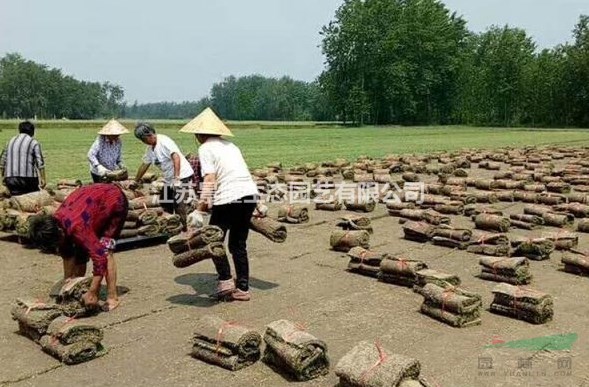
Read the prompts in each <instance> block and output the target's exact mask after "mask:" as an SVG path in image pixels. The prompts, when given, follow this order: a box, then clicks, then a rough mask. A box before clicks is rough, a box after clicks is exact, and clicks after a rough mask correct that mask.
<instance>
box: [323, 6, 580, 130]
mask: <svg viewBox="0 0 589 387" xmlns="http://www.w3.org/2000/svg"><path fill="white" fill-rule="evenodd" d="M321 33H322V35H323V44H322V49H323V53H324V55H325V57H326V61H327V65H326V69H325V71H324V72H323V73H322V74H321V76H320V79H319V83H320V85H321V86H322V88H323V90H324V91H325V93H326V94H327V98H326V99H327V101H329V102H330V103H331V104H332V107H333V109H334V110H335V111H336V112H337V114H338V116H339V117H340V119H342V120H344V121H352V122H358V123H371V124H390V123H395V124H404V125H415V124H470V125H496V126H518V125H532V126H583V127H587V126H589V108H588V107H589V105H588V103H589V17H588V16H584V15H582V16H581V17H580V18H579V22H578V24H577V25H576V26H575V28H574V30H573V38H574V41H573V42H572V43H570V44H569V43H566V44H561V45H559V46H557V47H555V48H552V49H544V50H541V51H538V50H537V47H536V44H535V43H534V41H533V39H532V38H531V37H530V36H528V35H527V34H526V32H525V31H524V30H522V29H519V28H512V27H508V26H505V27H497V26H493V27H491V28H489V29H488V30H487V31H485V32H483V33H474V32H471V31H468V30H467V28H466V22H465V20H464V19H463V18H461V17H459V16H457V15H456V14H455V13H452V12H451V11H450V10H449V9H448V8H446V6H445V5H444V4H443V3H442V2H440V1H437V0H345V1H344V3H343V5H342V6H341V7H340V8H339V9H338V10H337V12H336V16H335V19H334V20H333V21H331V22H330V23H329V25H327V26H325V27H324V28H323V30H322V32H321Z"/></svg>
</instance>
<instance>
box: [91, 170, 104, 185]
mask: <svg viewBox="0 0 589 387" xmlns="http://www.w3.org/2000/svg"><path fill="white" fill-rule="evenodd" d="M90 176H92V182H93V183H102V182H103V181H102V177H100V176H98V175H95V174H93V173H92V172H90Z"/></svg>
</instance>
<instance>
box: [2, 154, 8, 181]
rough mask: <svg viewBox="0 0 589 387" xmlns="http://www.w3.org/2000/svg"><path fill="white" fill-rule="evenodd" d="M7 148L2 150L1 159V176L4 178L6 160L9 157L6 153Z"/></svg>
mask: <svg viewBox="0 0 589 387" xmlns="http://www.w3.org/2000/svg"><path fill="white" fill-rule="evenodd" d="M6 148H7V147H4V149H3V150H2V156H1V157H0V176H2V177H4V171H6V159H7V157H8V155H7V153H6Z"/></svg>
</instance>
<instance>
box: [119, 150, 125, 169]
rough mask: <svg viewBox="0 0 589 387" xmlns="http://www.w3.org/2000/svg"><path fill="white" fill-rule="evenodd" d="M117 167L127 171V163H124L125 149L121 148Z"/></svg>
mask: <svg viewBox="0 0 589 387" xmlns="http://www.w3.org/2000/svg"><path fill="white" fill-rule="evenodd" d="M117 167H118V168H119V169H125V168H126V167H125V163H123V147H122V146H121V147H119V153H118V155H117Z"/></svg>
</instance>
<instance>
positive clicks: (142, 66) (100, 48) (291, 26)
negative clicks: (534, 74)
mask: <svg viewBox="0 0 589 387" xmlns="http://www.w3.org/2000/svg"><path fill="white" fill-rule="evenodd" d="M341 3H342V0H247V1H243V0H242V1H239V0H213V1H211V0H208V1H204V0H192V1H191V0H169V1H161V0H160V1H153V0H143V1H138V0H118V1H117V0H101V1H92V2H90V1H80V0H55V1H47V0H0V55H3V54H5V53H6V52H19V53H21V54H22V55H23V56H25V57H26V58H28V59H32V60H35V61H38V62H41V63H45V64H47V65H49V66H52V67H58V68H61V69H63V70H64V72H66V73H68V74H71V75H73V76H75V77H77V78H80V79H85V80H96V81H107V80H108V81H111V82H114V83H117V84H120V85H122V86H123V87H124V88H125V93H126V98H127V100H129V101H134V100H139V101H140V102H153V101H162V100H168V101H182V100H196V99H199V98H201V97H203V96H205V95H207V94H208V92H209V90H210V88H211V86H212V85H213V83H215V82H219V81H221V80H222V79H223V78H224V77H226V76H229V75H236V76H239V75H248V74H253V73H257V74H262V75H266V76H282V75H288V76H290V77H292V78H295V79H300V80H305V81H310V80H313V79H315V77H317V75H319V73H320V72H321V71H322V69H323V57H322V55H321V49H320V48H319V44H320V42H321V36H320V35H319V31H320V30H321V27H322V26H323V25H325V24H327V23H328V22H329V21H330V20H331V19H332V18H333V17H334V13H335V10H336V9H337V8H338V6H339V5H340V4H341ZM445 3H446V5H447V6H448V7H449V8H450V9H452V10H455V11H457V12H458V14H461V15H463V16H464V17H465V18H466V20H467V21H468V22H469V23H468V26H469V28H470V29H471V30H474V31H481V30H484V29H486V28H487V27H488V26H490V25H492V24H498V25H503V24H510V25H512V26H518V27H521V28H524V29H526V30H527V31H528V32H529V33H530V34H531V35H532V36H533V37H534V39H535V41H536V42H537V43H538V45H539V46H540V47H552V46H554V45H556V44H559V43H563V42H565V41H567V40H570V38H571V31H572V29H573V26H574V24H575V23H576V21H577V20H578V17H579V15H580V14H582V13H585V14H589V1H587V0H510V1H509V0H446V1H445Z"/></svg>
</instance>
